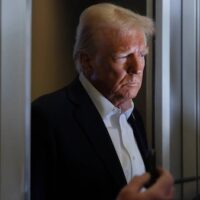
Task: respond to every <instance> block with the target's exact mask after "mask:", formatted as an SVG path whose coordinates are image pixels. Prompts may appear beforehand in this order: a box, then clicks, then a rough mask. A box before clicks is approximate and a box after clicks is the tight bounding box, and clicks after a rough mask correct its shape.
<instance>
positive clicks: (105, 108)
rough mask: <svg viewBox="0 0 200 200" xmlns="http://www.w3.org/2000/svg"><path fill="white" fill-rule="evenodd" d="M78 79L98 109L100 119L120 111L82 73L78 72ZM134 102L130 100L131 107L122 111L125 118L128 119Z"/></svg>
mask: <svg viewBox="0 0 200 200" xmlns="http://www.w3.org/2000/svg"><path fill="white" fill-rule="evenodd" d="M79 80H80V82H81V84H82V85H83V87H84V89H85V90H86V92H87V93H88V95H89V97H90V98H91V100H92V102H93V103H94V104H95V106H96V108H97V110H98V111H99V113H100V115H101V117H102V119H105V118H106V117H108V116H111V115H113V114H117V113H119V114H120V113H121V109H119V108H117V107H115V106H114V105H113V104H112V103H111V102H110V101H109V100H108V99H106V98H105V97H104V96H103V95H102V94H101V93H100V92H99V91H98V90H97V89H96V88H95V87H94V86H93V85H92V84H91V83H90V82H89V81H88V79H87V78H86V77H85V76H84V74H83V73H80V75H79ZM133 108H134V103H133V102H132V104H131V107H130V108H129V109H128V110H127V111H125V112H124V114H125V116H126V118H127V119H128V118H129V117H130V115H131V113H132V111H133Z"/></svg>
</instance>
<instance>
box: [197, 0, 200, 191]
mask: <svg viewBox="0 0 200 200" xmlns="http://www.w3.org/2000/svg"><path fill="white" fill-rule="evenodd" d="M196 13H197V19H196V29H197V34H196V64H197V70H196V71H197V72H196V75H197V77H196V79H197V140H196V145H197V155H196V159H197V193H199V192H200V188H199V187H200V184H199V179H198V177H199V176H200V171H199V169H200V2H199V0H196Z"/></svg>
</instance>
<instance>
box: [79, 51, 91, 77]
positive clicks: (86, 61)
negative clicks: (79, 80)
mask: <svg viewBox="0 0 200 200" xmlns="http://www.w3.org/2000/svg"><path fill="white" fill-rule="evenodd" d="M80 63H81V66H82V71H83V73H84V74H85V75H86V76H90V75H91V74H92V65H91V58H90V56H89V55H88V54H87V53H83V52H82V53H81V54H80Z"/></svg>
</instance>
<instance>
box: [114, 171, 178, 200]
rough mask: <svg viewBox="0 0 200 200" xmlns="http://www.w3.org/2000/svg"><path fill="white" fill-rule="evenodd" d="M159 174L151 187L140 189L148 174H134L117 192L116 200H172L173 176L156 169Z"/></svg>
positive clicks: (147, 179) (147, 178) (148, 177)
mask: <svg viewBox="0 0 200 200" xmlns="http://www.w3.org/2000/svg"><path fill="white" fill-rule="evenodd" d="M158 170H159V173H160V176H159V178H158V179H157V181H156V182H155V184H153V185H152V186H151V187H149V188H148V189H146V190H145V191H141V190H142V188H143V187H144V185H145V183H147V182H148V181H149V180H150V175H149V174H148V173H145V174H144V175H142V176H136V177H135V178H133V179H132V181H131V182H130V183H129V184H128V185H127V186H125V187H124V188H123V189H122V190H121V192H120V193H119V195H118V197H117V200H172V199H173V196H174V194H173V193H174V192H173V191H174V188H173V177H172V175H171V174H170V173H169V172H168V171H167V170H164V169H158Z"/></svg>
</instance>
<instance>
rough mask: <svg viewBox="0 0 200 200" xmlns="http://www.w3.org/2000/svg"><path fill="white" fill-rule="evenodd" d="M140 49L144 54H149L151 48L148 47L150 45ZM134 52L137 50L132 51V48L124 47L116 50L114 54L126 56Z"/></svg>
mask: <svg viewBox="0 0 200 200" xmlns="http://www.w3.org/2000/svg"><path fill="white" fill-rule="evenodd" d="M138 51H139V52H143V54H144V55H147V54H148V53H149V48H148V46H145V47H144V48H140V49H139V50H138ZM132 52H135V51H132V50H131V49H127V50H125V49H124V50H120V51H116V52H115V53H114V54H113V55H115V56H116V55H117V56H125V55H127V54H129V53H132Z"/></svg>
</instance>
